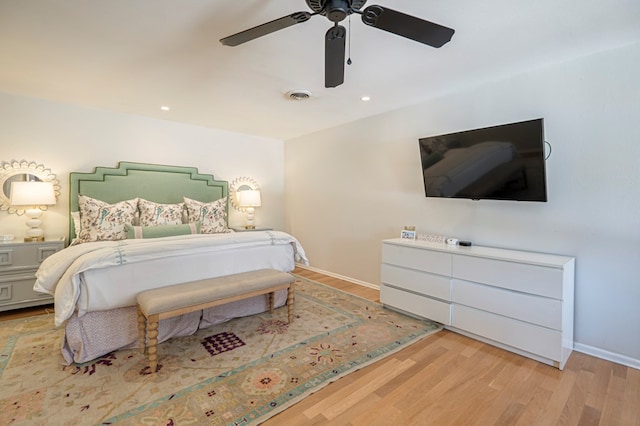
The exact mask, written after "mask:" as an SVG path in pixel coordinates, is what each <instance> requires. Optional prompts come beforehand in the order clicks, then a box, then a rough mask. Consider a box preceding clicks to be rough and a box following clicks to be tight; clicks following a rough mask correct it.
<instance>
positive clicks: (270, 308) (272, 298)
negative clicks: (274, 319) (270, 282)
mask: <svg viewBox="0 0 640 426" xmlns="http://www.w3.org/2000/svg"><path fill="white" fill-rule="evenodd" d="M274 303H275V292H274V291H272V292H271V293H269V313H270V314H271V315H273V306H274Z"/></svg>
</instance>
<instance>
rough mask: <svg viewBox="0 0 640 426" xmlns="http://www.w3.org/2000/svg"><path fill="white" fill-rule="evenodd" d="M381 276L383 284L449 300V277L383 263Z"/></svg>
mask: <svg viewBox="0 0 640 426" xmlns="http://www.w3.org/2000/svg"><path fill="white" fill-rule="evenodd" d="M381 278H382V282H383V283H384V284H389V285H392V286H393V287H400V288H403V289H407V290H410V291H413V292H415V293H420V294H424V295H427V296H430V297H435V298H436V299H442V300H446V301H450V300H451V279H450V278H449V277H443V276H441V275H435V274H430V273H428V272H422V271H416V270H415V269H406V268H400V267H398V266H394V265H387V264H386V263H383V264H382V273H381Z"/></svg>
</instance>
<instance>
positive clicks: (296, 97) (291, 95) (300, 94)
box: [284, 90, 311, 101]
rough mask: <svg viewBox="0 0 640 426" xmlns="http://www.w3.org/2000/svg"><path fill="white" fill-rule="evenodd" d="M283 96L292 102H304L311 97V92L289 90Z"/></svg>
mask: <svg viewBox="0 0 640 426" xmlns="http://www.w3.org/2000/svg"><path fill="white" fill-rule="evenodd" d="M284 96H285V97H286V98H288V99H291V100H292V101H304V100H306V99H309V98H310V97H311V92H310V91H308V90H289V91H288V92H287V93H285V94H284Z"/></svg>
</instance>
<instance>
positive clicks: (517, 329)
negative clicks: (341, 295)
mask: <svg viewBox="0 0 640 426" xmlns="http://www.w3.org/2000/svg"><path fill="white" fill-rule="evenodd" d="M574 263H575V259H574V258H573V257H569V256H557V255H551V254H543V253H533V252H524V251H517V250H505V249H498V248H491V247H480V246H472V247H460V246H451V245H446V244H440V243H429V242H424V241H411V240H402V239H400V238H396V239H390V240H384V241H383V242H382V271H381V281H382V285H381V287H380V300H381V302H382V303H383V304H384V305H385V306H388V307H391V308H395V309H397V310H401V311H404V312H407V313H410V314H413V315H416V316H419V317H423V318H429V319H431V320H434V321H437V322H439V323H442V324H443V325H445V326H446V328H448V329H450V330H452V331H455V332H459V333H461V334H465V335H468V336H470V337H473V338H476V339H478V340H482V341H485V342H487V343H490V344H493V345H496V346H499V347H501V348H504V349H507V350H510V351H512V352H515V353H518V354H520V355H524V356H528V357H530V358H533V359H536V360H538V361H541V362H544V363H547V364H550V365H553V366H555V367H558V368H559V369H563V368H564V365H565V363H566V362H567V359H568V358H569V355H570V354H571V351H572V350H573V287H574Z"/></svg>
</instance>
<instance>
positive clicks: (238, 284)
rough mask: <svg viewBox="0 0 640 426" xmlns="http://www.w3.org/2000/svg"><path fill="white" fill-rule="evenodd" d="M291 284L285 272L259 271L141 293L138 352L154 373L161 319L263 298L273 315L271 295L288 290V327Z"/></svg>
mask: <svg viewBox="0 0 640 426" xmlns="http://www.w3.org/2000/svg"><path fill="white" fill-rule="evenodd" d="M294 281H295V278H293V276H291V275H290V274H288V273H286V272H281V271H276V270H274V269H260V270H257V271H250V272H242V273H239V274H232V275H225V276H222V277H216V278H208V279H204V280H200V281H192V282H187V283H183V284H176V285H171V286H167V287H161V288H156V289H152V290H146V291H143V292H140V293H139V294H138V296H137V302H138V333H139V341H140V345H139V348H140V353H143V354H144V353H145V349H147V352H148V355H149V367H150V368H151V373H155V371H156V368H157V366H158V353H157V351H158V321H160V320H161V319H165V318H171V317H175V316H178V315H182V314H187V313H189V312H194V311H199V310H202V309H207V308H211V307H213V306H218V305H224V304H226V303H229V302H234V301H236V300H242V299H248V298H250V297H254V296H259V295H262V294H268V295H269V311H270V312H271V313H272V314H273V304H274V297H273V296H274V292H276V291H278V290H282V289H287V305H288V320H289V323H291V322H292V321H293V303H294V300H293V282H294Z"/></svg>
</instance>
